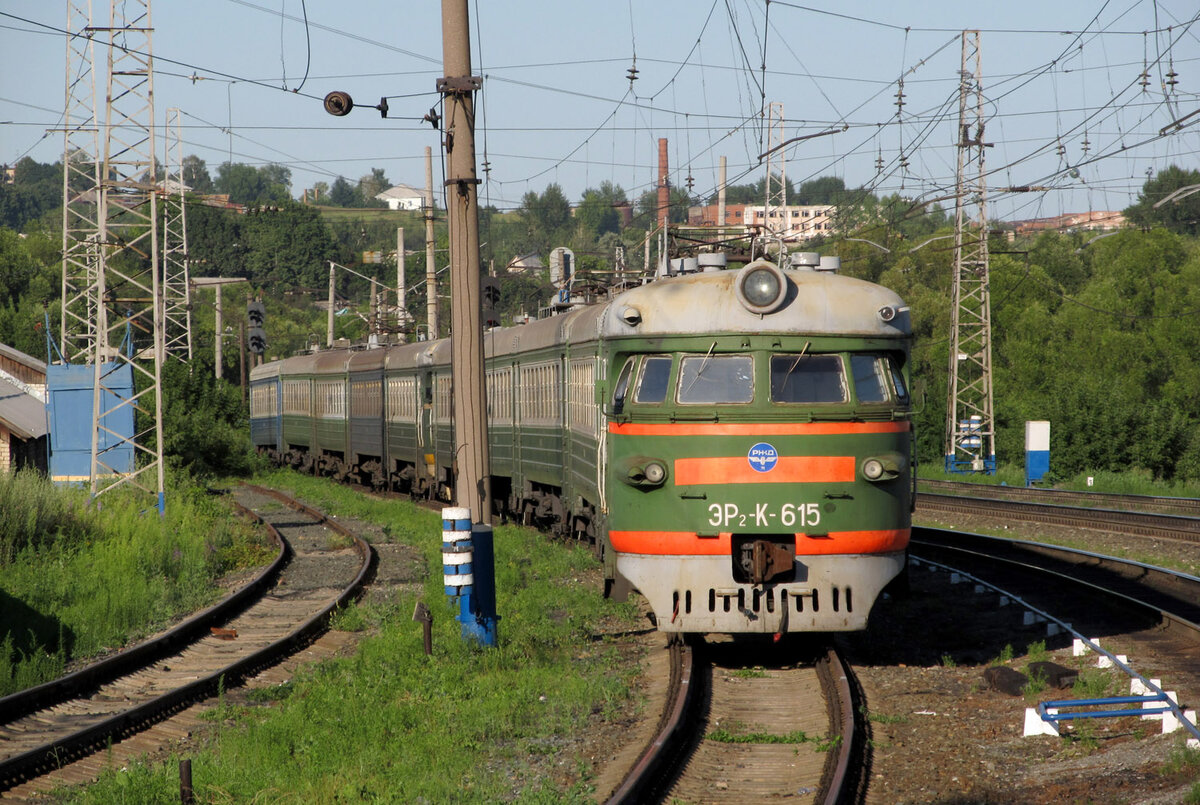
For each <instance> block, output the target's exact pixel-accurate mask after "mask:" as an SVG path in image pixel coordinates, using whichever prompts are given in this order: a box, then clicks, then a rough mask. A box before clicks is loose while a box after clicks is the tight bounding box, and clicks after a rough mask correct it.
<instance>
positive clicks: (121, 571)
mask: <svg viewBox="0 0 1200 805" xmlns="http://www.w3.org/2000/svg"><path fill="white" fill-rule="evenodd" d="M167 499H168V505H167V513H166V516H165V517H164V518H160V517H159V516H158V513H157V511H156V510H154V509H152V508H151V509H149V510H147V508H146V505H147V500H146V498H145V497H144V496H142V495H136V494H130V495H122V494H120V493H112V494H111V495H108V496H106V497H105V498H103V499H102V500H103V503H104V505H103V507H102V508H99V509H97V508H96V507H95V506H90V505H89V504H88V497H87V494H86V493H84V492H83V491H81V490H78V489H64V488H58V487H55V486H53V485H52V484H50V483H49V482H48V481H46V480H45V479H44V478H42V477H39V476H36V475H26V474H17V475H16V476H7V475H0V534H2V535H3V536H2V537H0V545H2V546H3V547H0V557H2V561H0V603H2V604H3V612H4V618H3V622H2V623H0V695H5V694H8V693H11V692H14V691H17V690H21V689H23V688H26V687H30V686H32V685H36V684H39V683H41V682H45V681H48V680H50V679H53V678H54V677H56V676H60V675H61V674H62V673H63V671H64V669H65V668H66V666H67V664H68V663H70V662H72V661H78V660H81V659H85V658H88V657H91V656H94V655H96V654H99V653H102V652H104V651H107V650H112V649H116V648H120V647H122V646H124V645H126V644H127V643H129V642H131V641H134V640H136V639H138V638H140V637H142V636H144V635H146V634H148V633H150V632H152V631H153V630H155V629H156V628H159V627H162V626H164V625H166V624H167V623H168V622H169V621H170V620H171V619H172V618H174V617H176V616H178V615H181V614H184V613H188V612H191V611H193V610H196V609H199V608H201V607H203V606H205V605H207V604H209V603H211V602H212V601H214V600H215V599H216V597H217V596H218V591H217V588H216V586H215V585H214V580H215V579H216V578H217V577H219V576H220V575H221V574H222V573H224V572H227V571H229V570H233V569H238V568H241V567H246V566H252V565H256V564H262V563H264V562H265V561H267V560H269V559H270V558H271V557H273V555H274V553H273V551H271V550H269V549H268V548H267V546H266V544H265V543H263V542H262V541H261V538H260V537H259V536H257V535H256V534H255V533H254V532H253V531H252V530H251V529H250V528H249V527H248V526H245V525H243V524H242V523H240V522H239V521H236V520H234V519H233V518H231V517H230V515H229V511H228V509H227V508H225V507H223V506H222V505H221V504H220V503H218V502H217V501H215V500H213V499H211V498H209V497H208V496H206V495H204V494H203V493H201V492H195V491H193V492H187V491H184V490H171V491H170V492H169V493H168V498H167Z"/></svg>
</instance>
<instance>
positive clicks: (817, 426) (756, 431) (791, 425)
mask: <svg viewBox="0 0 1200 805" xmlns="http://www.w3.org/2000/svg"><path fill="white" fill-rule="evenodd" d="M911 429H912V426H911V425H910V423H908V422H776V423H768V422H763V423H753V424H751V423H734V424H730V423H725V424H716V423H714V424H708V423H697V422H673V423H665V422H664V423H655V424H650V423H638V424H635V423H632V422H626V423H619V422H609V423H608V432H609V433H612V434H614V435H617V436H836V435H840V434H860V433H908V432H909V430H911Z"/></svg>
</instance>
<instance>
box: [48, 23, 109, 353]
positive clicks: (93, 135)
mask: <svg viewBox="0 0 1200 805" xmlns="http://www.w3.org/2000/svg"><path fill="white" fill-rule="evenodd" d="M91 25H92V4H91V2H90V0H82V2H80V1H79V0H68V2H67V27H66V30H67V72H66V76H67V82H66V101H65V104H64V106H63V126H62V131H63V209H62V212H63V247H62V296H61V301H60V305H61V316H60V317H59V333H58V335H59V339H58V350H59V360H60V361H61V362H63V363H75V362H80V361H82V362H90V361H91V359H92V355H93V354H94V353H95V349H96V343H95V342H96V323H97V321H98V317H97V315H96V306H97V304H98V302H99V298H100V297H99V294H98V293H97V292H96V283H97V282H98V281H99V278H100V245H99V241H100V217H99V216H100V189H99V188H100V131H99V124H98V122H97V120H96V78H95V69H94V68H95V48H94V45H93V42H92V34H93V31H92V27H91ZM50 359H51V362H54V360H55V359H54V357H53V356H50Z"/></svg>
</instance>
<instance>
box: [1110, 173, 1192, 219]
mask: <svg viewBox="0 0 1200 805" xmlns="http://www.w3.org/2000/svg"><path fill="white" fill-rule="evenodd" d="M1192 185H1200V171H1195V170H1189V171H1185V170H1183V169H1182V168H1179V167H1176V166H1175V165H1171V166H1170V167H1169V168H1167V169H1165V170H1163V171H1160V172H1159V173H1158V175H1157V176H1154V177H1151V178H1149V179H1147V180H1146V183H1145V184H1144V185H1142V192H1141V194H1140V195H1139V196H1138V200H1137V203H1136V204H1134V205H1133V206H1132V207H1129V208H1128V209H1126V210H1125V217H1126V218H1127V219H1128V220H1129V221H1131V222H1133V223H1135V224H1138V225H1139V226H1144V227H1150V226H1164V227H1166V228H1167V229H1169V230H1170V231H1172V232H1178V233H1180V234H1183V235H1195V234H1197V233H1200V187H1197V192H1194V193H1192V194H1191V195H1189V196H1187V197H1184V198H1177V199H1174V200H1172V201H1168V202H1166V203H1165V204H1163V205H1162V206H1161V207H1159V208H1157V209H1155V207H1154V205H1155V204H1157V203H1158V202H1160V201H1163V200H1164V199H1166V198H1167V197H1168V196H1170V195H1171V194H1172V193H1174V192H1175V191H1176V190H1179V189H1181V188H1184V187H1190V186H1192Z"/></svg>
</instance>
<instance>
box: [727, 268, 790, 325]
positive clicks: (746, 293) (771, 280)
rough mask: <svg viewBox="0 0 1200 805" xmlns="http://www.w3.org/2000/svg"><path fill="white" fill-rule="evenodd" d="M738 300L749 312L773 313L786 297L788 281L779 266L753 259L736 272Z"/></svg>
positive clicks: (735, 286) (735, 288)
mask: <svg viewBox="0 0 1200 805" xmlns="http://www.w3.org/2000/svg"><path fill="white" fill-rule="evenodd" d="M734 290H735V291H736V293H737V298H738V301H739V302H741V303H742V306H743V307H745V308H746V310H749V311H750V312H751V313H758V314H760V315H761V314H765V313H774V312H775V311H776V310H779V308H780V307H782V306H783V302H784V300H785V299H787V291H788V281H787V277H786V276H784V273H783V272H782V271H780V270H779V266H777V265H775V264H774V263H772V262H770V261H769V260H755V261H754V262H752V263H749V264H747V265H746V267H745V268H743V269H742V270H741V271H740V272H738V276H737V280H736V281H735V282H734Z"/></svg>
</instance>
